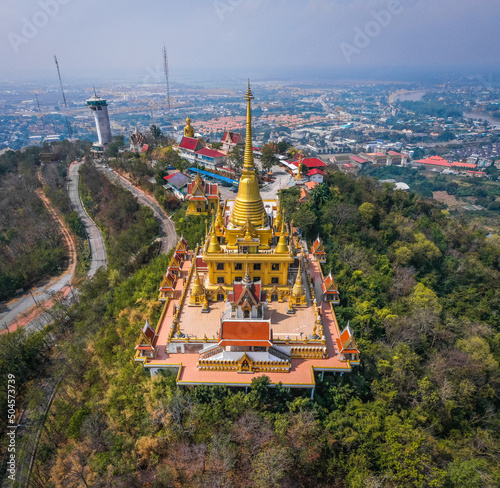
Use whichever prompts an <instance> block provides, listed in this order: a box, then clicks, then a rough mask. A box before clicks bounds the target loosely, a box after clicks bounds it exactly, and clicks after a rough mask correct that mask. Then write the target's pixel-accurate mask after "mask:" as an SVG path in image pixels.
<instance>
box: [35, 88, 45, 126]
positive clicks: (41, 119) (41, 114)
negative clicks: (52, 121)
mask: <svg viewBox="0 0 500 488" xmlns="http://www.w3.org/2000/svg"><path fill="white" fill-rule="evenodd" d="M35 98H36V104H37V106H38V113H39V114H40V121H41V122H42V127H43V130H44V131H45V121H44V120H43V113H42V109H41V108H40V101H39V100H38V95H37V94H36V93H35Z"/></svg>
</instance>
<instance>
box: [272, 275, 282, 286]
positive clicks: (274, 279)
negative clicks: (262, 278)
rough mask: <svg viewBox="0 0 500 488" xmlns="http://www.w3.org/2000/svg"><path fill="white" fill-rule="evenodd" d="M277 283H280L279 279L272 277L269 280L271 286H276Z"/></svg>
mask: <svg viewBox="0 0 500 488" xmlns="http://www.w3.org/2000/svg"><path fill="white" fill-rule="evenodd" d="M279 282H280V279H279V278H278V277H277V276H273V277H272V278H271V283H272V284H273V285H278V284H279Z"/></svg>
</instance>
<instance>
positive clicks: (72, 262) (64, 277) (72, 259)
mask: <svg viewBox="0 0 500 488" xmlns="http://www.w3.org/2000/svg"><path fill="white" fill-rule="evenodd" d="M38 179H39V180H40V183H41V184H42V186H43V178H42V175H41V173H38ZM35 193H36V195H37V197H38V198H39V199H40V200H41V201H42V203H43V205H44V206H45V208H46V209H47V211H48V212H49V214H50V216H51V218H52V219H53V220H54V221H55V222H56V223H57V225H58V227H59V230H60V232H61V234H62V237H63V242H64V247H65V248H66V254H67V256H68V259H69V264H68V267H67V268H66V270H65V271H64V272H63V273H62V274H60V275H59V276H56V277H53V278H51V280H50V281H49V282H48V283H47V284H46V285H44V286H42V287H39V288H35V289H33V290H30V291H29V292H28V293H26V294H25V295H24V296H22V297H21V298H15V299H13V300H11V301H10V302H9V303H7V308H8V309H11V311H10V313H8V314H6V318H7V319H6V320H7V321H8V320H9V317H12V315H13V314H16V317H15V318H13V319H12V320H10V321H9V322H8V323H7V325H6V326H4V328H2V329H1V330H0V334H5V333H7V332H13V331H14V330H16V329H17V328H19V327H25V326H26V325H27V324H29V323H31V322H32V321H33V320H35V319H36V318H38V317H39V316H40V315H41V314H42V313H43V312H44V310H47V309H50V308H51V307H52V306H53V305H54V302H55V299H54V297H52V296H51V295H53V294H55V293H58V294H59V295H60V294H62V296H64V297H66V296H67V295H68V294H69V293H70V291H71V283H72V281H73V278H74V275H75V270H76V260H77V250H76V241H75V238H74V236H73V235H72V233H71V231H70V229H69V228H68V226H67V224H66V222H65V221H64V217H63V216H62V215H61V213H60V212H59V210H57V209H56V208H54V207H53V206H52V203H51V202H50V200H49V199H48V198H47V197H46V196H45V194H44V193H43V191H42V189H40V188H37V189H36V190H35ZM4 320H5V319H4Z"/></svg>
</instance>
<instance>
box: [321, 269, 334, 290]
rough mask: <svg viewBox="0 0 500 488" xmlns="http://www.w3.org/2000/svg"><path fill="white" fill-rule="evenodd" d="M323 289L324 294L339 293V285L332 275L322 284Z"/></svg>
mask: <svg viewBox="0 0 500 488" xmlns="http://www.w3.org/2000/svg"><path fill="white" fill-rule="evenodd" d="M321 289H322V290H323V293H338V287H337V283H335V280H334V279H333V276H332V273H330V274H329V275H328V276H327V277H326V278H325V280H324V281H323V283H322V284H321Z"/></svg>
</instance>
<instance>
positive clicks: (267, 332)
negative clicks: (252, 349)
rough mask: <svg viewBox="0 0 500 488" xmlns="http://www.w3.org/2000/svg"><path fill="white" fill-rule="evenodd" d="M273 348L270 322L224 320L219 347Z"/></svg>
mask: <svg viewBox="0 0 500 488" xmlns="http://www.w3.org/2000/svg"><path fill="white" fill-rule="evenodd" d="M235 344H238V345H240V346H272V345H273V342H272V330H271V324H270V322H269V321H268V320H251V321H245V320H224V321H223V322H222V324H221V328H220V333H219V345H220V346H231V345H235Z"/></svg>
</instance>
